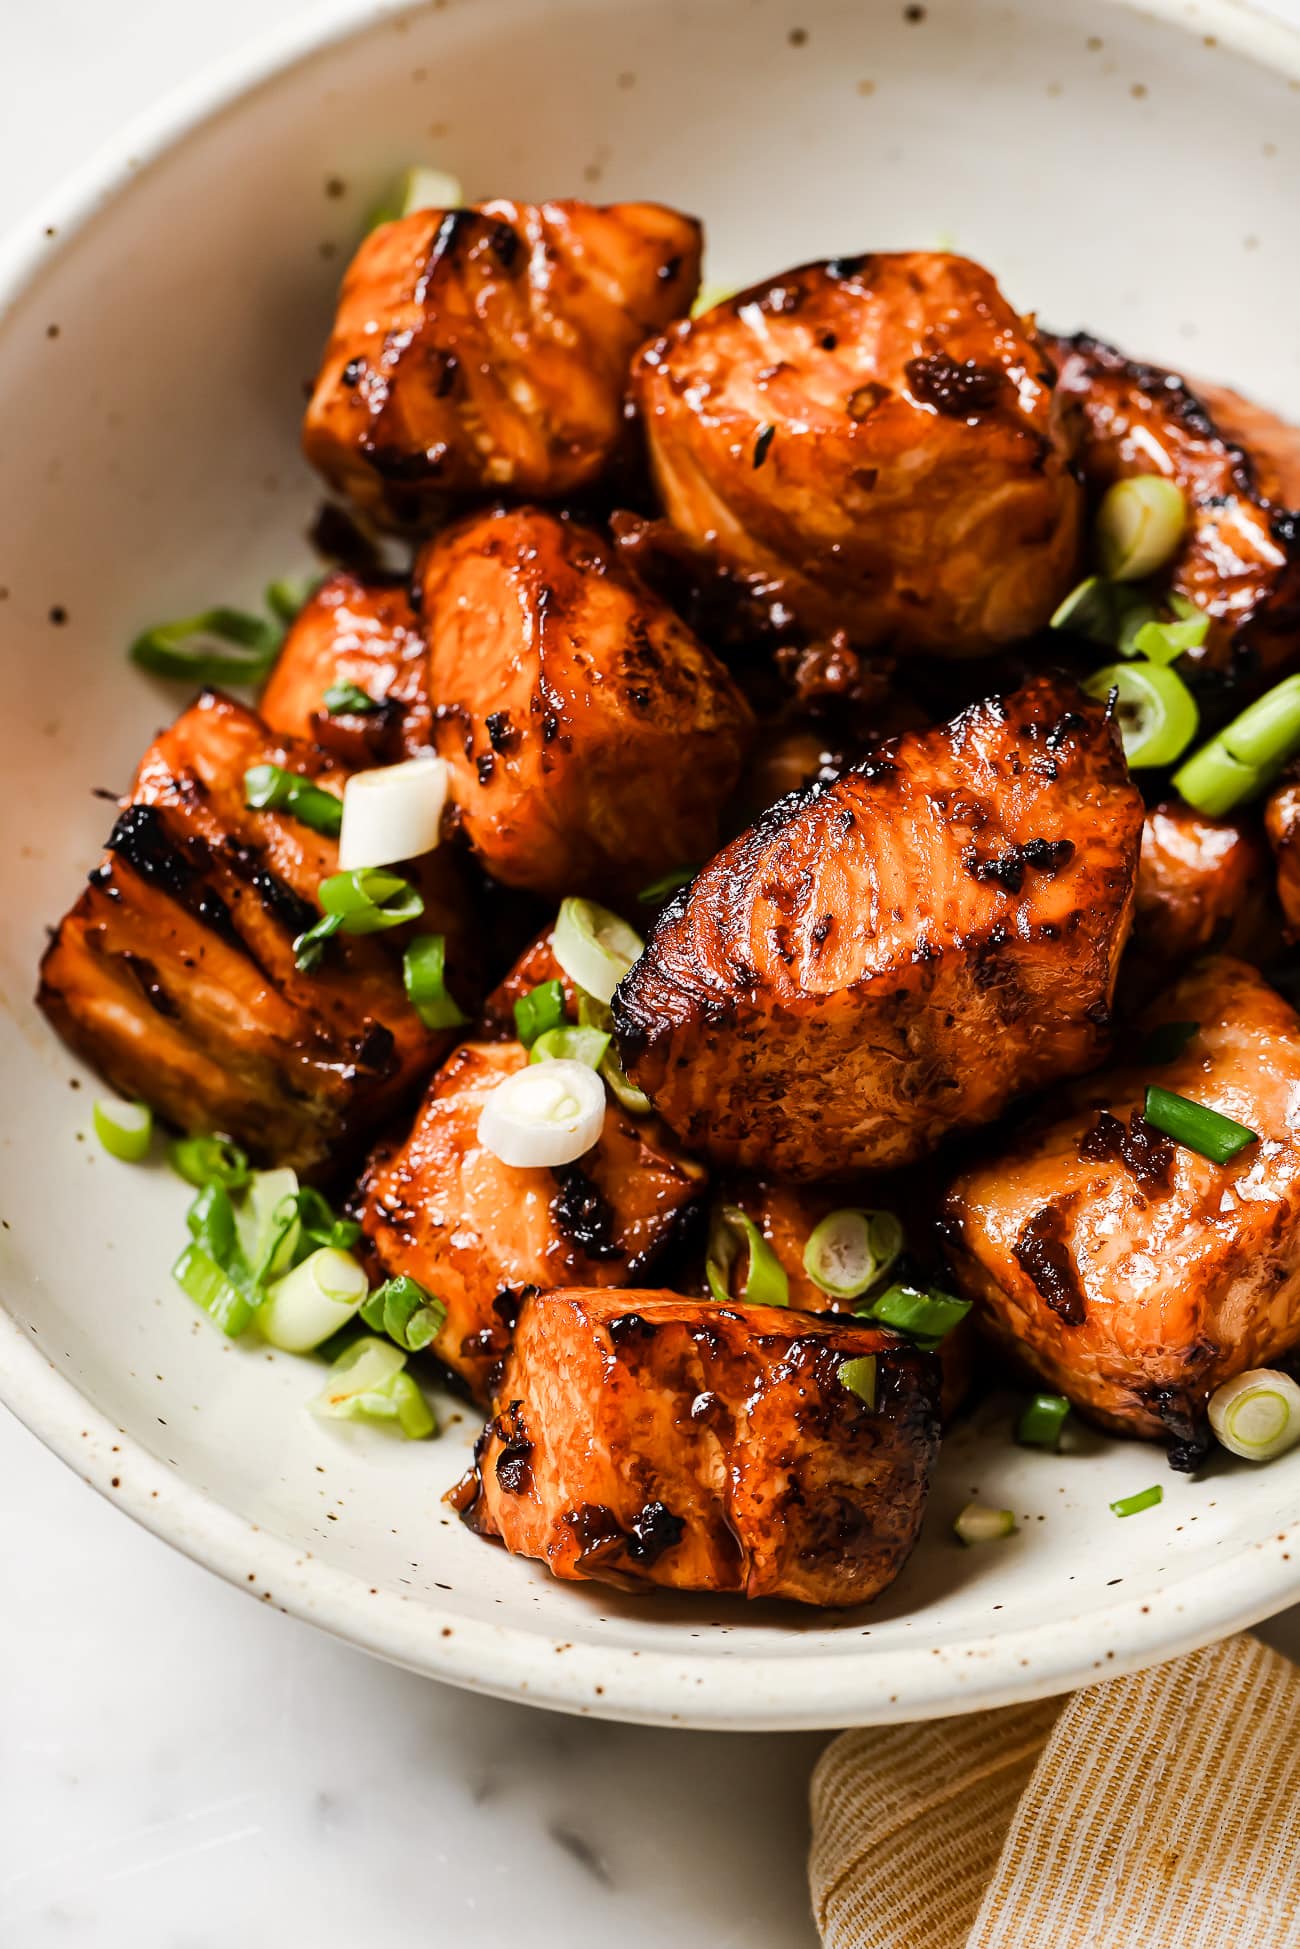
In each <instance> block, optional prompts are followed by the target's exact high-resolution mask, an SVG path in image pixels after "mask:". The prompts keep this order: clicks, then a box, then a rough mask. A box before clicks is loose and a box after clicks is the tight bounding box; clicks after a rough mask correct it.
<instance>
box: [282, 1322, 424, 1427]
mask: <svg viewBox="0 0 1300 1949" xmlns="http://www.w3.org/2000/svg"><path fill="white" fill-rule="evenodd" d="M405 1365H406V1355H405V1354H404V1353H402V1352H400V1351H399V1349H398V1348H397V1347H395V1346H394V1345H393V1344H392V1342H391V1341H389V1340H371V1339H361V1340H354V1341H353V1343H352V1345H351V1346H350V1347H347V1348H345V1349H344V1351H343V1352H342V1353H341V1354H340V1355H339V1357H338V1359H337V1360H336V1361H335V1362H334V1364H333V1366H332V1367H331V1368H330V1377H329V1381H328V1383H327V1384H326V1387H325V1390H324V1392H323V1393H321V1394H318V1395H317V1396H316V1398H315V1400H313V1401H310V1402H309V1403H308V1406H309V1407H310V1408H311V1410H312V1413H313V1414H318V1415H324V1416H327V1417H329V1418H330V1419H336V1420H364V1421H395V1422H396V1423H397V1425H398V1427H399V1428H400V1429H401V1431H402V1433H403V1434H404V1435H405V1436H406V1437H407V1438H408V1439H409V1440H411V1441H420V1440H422V1439H423V1438H424V1437H425V1436H426V1435H431V1434H432V1433H433V1432H434V1429H435V1427H436V1426H437V1424H436V1422H435V1421H434V1418H433V1415H432V1413H431V1412H430V1409H429V1404H428V1402H427V1401H426V1400H425V1398H424V1396H423V1394H421V1392H420V1390H419V1388H418V1387H417V1386H416V1384H415V1382H414V1381H413V1380H412V1378H411V1376H410V1375H409V1374H407V1373H404V1372H403V1369H404V1367H405Z"/></svg>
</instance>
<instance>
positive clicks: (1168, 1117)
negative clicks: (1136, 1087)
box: [1142, 1083, 1259, 1164]
mask: <svg viewBox="0 0 1300 1949" xmlns="http://www.w3.org/2000/svg"><path fill="white" fill-rule="evenodd" d="M1142 1115H1143V1117H1144V1118H1145V1119H1146V1121H1147V1122H1148V1123H1149V1124H1150V1125H1151V1127H1152V1129H1153V1130H1159V1131H1162V1132H1163V1133H1164V1135H1165V1136H1166V1137H1172V1138H1173V1140H1174V1142H1175V1143H1176V1144H1182V1146H1183V1147H1184V1149H1186V1150H1194V1151H1196V1152H1197V1153H1198V1155H1199V1156H1201V1157H1208V1158H1209V1160H1210V1162H1211V1163H1212V1164H1230V1163H1231V1162H1232V1159H1233V1158H1234V1157H1235V1156H1236V1155H1237V1153H1238V1151H1243V1150H1245V1149H1246V1147H1247V1145H1248V1144H1257V1143H1258V1142H1259V1135H1258V1133H1257V1132H1256V1131H1254V1130H1248V1129H1247V1128H1246V1126H1245V1124H1244V1123H1234V1122H1233V1120H1232V1118H1231V1117H1225V1116H1224V1115H1222V1113H1221V1112H1220V1111H1218V1110H1211V1109H1210V1108H1209V1106H1208V1105H1207V1104H1205V1103H1193V1102H1192V1100H1191V1098H1190V1097H1186V1096H1176V1095H1175V1094H1174V1092H1173V1091H1172V1090H1162V1089H1160V1088H1158V1087H1157V1085H1156V1084H1154V1083H1152V1084H1150V1085H1149V1086H1148V1089H1147V1095H1146V1103H1145V1105H1144V1107H1143V1110H1142Z"/></svg>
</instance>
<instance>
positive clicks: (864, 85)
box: [858, 81, 876, 95]
mask: <svg viewBox="0 0 1300 1949" xmlns="http://www.w3.org/2000/svg"><path fill="white" fill-rule="evenodd" d="M875 92H876V84H875V82H874V81H860V82H859V83H858V93H859V94H860V95H874V94H875Z"/></svg>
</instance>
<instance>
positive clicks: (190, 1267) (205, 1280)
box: [172, 1244, 257, 1340]
mask: <svg viewBox="0 0 1300 1949" xmlns="http://www.w3.org/2000/svg"><path fill="white" fill-rule="evenodd" d="M172 1278H173V1279H174V1280H175V1281H176V1283H177V1285H178V1286H179V1287H180V1289H181V1291H182V1292H183V1293H184V1294H185V1295H186V1296H187V1298H189V1299H192V1300H193V1301H194V1304H195V1305H196V1306H201V1307H202V1308H203V1311H204V1312H205V1313H207V1314H208V1315H209V1316H210V1318H212V1319H213V1320H215V1322H216V1324H217V1325H218V1326H219V1327H220V1328H221V1331H222V1332H223V1333H225V1334H227V1335H229V1337H230V1338H231V1339H232V1340H234V1339H237V1338H238V1337H239V1335H240V1334H241V1333H243V1332H245V1331H246V1329H247V1328H248V1327H249V1326H250V1325H251V1323H252V1320H253V1316H254V1314H255V1313H256V1311H257V1307H256V1304H255V1302H254V1301H253V1300H252V1299H250V1298H249V1296H248V1294H247V1293H246V1292H244V1291H242V1290H241V1289H240V1287H239V1286H238V1285H237V1284H236V1283H235V1281H234V1280H233V1279H232V1278H231V1276H230V1274H229V1273H228V1272H226V1271H225V1270H224V1269H223V1268H222V1267H221V1266H220V1265H218V1263H217V1261H216V1260H215V1259H214V1258H213V1257H212V1255H211V1253H210V1252H205V1251H204V1249H203V1247H202V1246H201V1245H197V1244H191V1245H187V1246H186V1248H185V1250H184V1251H183V1252H182V1253H181V1256H180V1258H179V1259H177V1261H176V1263H175V1265H174V1266H173V1267H172Z"/></svg>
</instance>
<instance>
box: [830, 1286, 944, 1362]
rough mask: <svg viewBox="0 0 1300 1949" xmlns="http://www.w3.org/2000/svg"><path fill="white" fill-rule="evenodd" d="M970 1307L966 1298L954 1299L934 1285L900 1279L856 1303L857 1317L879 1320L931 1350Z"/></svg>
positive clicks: (919, 1345)
mask: <svg viewBox="0 0 1300 1949" xmlns="http://www.w3.org/2000/svg"><path fill="white" fill-rule="evenodd" d="M970 1308H971V1303H970V1301H969V1300H968V1299H956V1298H954V1297H953V1295H952V1294H951V1293H944V1292H940V1291H939V1289H938V1287H937V1286H931V1287H927V1288H925V1289H924V1290H922V1288H920V1287H919V1286H906V1285H904V1284H902V1282H901V1281H899V1282H896V1283H895V1284H894V1285H892V1286H890V1287H889V1288H888V1289H887V1290H886V1291H885V1292H883V1293H881V1294H880V1295H879V1296H878V1298H876V1299H873V1300H870V1301H869V1302H868V1303H867V1305H865V1306H859V1307H858V1309H857V1312H858V1317H859V1318H860V1319H865V1320H878V1321H879V1322H880V1324H881V1326H888V1327H892V1328H893V1330H894V1332H895V1333H905V1334H906V1335H907V1336H908V1338H909V1339H911V1340H915V1342H916V1344H917V1345H918V1347H923V1348H925V1349H927V1350H929V1351H931V1352H932V1351H933V1350H934V1348H935V1347H937V1346H938V1345H939V1342H940V1341H941V1340H942V1339H944V1338H945V1337H946V1335H948V1334H949V1333H951V1332H952V1330H953V1328H954V1327H955V1326H960V1325H961V1322H962V1321H963V1320H964V1319H965V1317H966V1315H967V1314H968V1313H969V1312H970Z"/></svg>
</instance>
